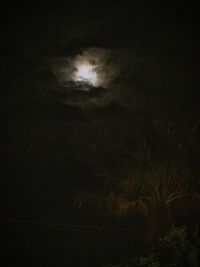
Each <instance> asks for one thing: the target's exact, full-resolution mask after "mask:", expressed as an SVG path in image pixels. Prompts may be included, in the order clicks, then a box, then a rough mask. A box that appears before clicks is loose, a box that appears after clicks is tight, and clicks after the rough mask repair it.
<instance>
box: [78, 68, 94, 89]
mask: <svg viewBox="0 0 200 267" xmlns="http://www.w3.org/2000/svg"><path fill="white" fill-rule="evenodd" d="M75 79H76V81H79V82H86V83H90V84H92V85H93V86H95V85H96V82H97V74H96V72H95V70H94V66H92V65H89V64H83V65H80V66H78V67H77V71H76V73H75Z"/></svg>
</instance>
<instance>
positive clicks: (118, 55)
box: [50, 47, 159, 105]
mask: <svg viewBox="0 0 200 267" xmlns="http://www.w3.org/2000/svg"><path fill="white" fill-rule="evenodd" d="M82 64H91V65H92V66H94V71H95V72H96V74H97V79H96V82H95V86H93V85H92V84H89V83H87V82H84V81H80V80H77V79H76V77H75V76H76V75H75V74H76V72H77V69H78V67H79V66H81V65H82ZM50 65H51V68H52V71H53V73H54V75H55V77H56V79H57V83H58V88H55V90H62V91H63V93H64V94H65V97H64V98H63V101H64V102H67V103H70V104H73V105H87V104H96V105H98V104H99V105H106V104H108V103H109V102H117V103H119V104H121V105H132V104H133V103H135V104H136V102H138V103H137V104H140V102H141V101H145V100H144V96H145V94H147V93H148V90H149V88H151V87H152V86H153V85H152V83H153V82H152V80H153V79H154V78H156V74H157V72H158V69H159V63H158V62H157V61H156V60H155V59H154V58H151V57H150V56H147V55H143V54H142V53H141V52H140V53H139V51H136V50H133V49H104V48H98V47H91V48H88V49H85V50H82V51H80V52H78V53H77V55H75V56H71V57H57V58H52V59H51V61H50ZM145 90H146V91H145ZM140 91H141V92H140ZM144 91H145V92H144ZM140 94H143V97H140Z"/></svg>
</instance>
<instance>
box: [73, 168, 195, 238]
mask: <svg viewBox="0 0 200 267" xmlns="http://www.w3.org/2000/svg"><path fill="white" fill-rule="evenodd" d="M189 176H190V173H189V171H187V170H185V169H182V168H179V167H177V166H169V165H168V164H166V163H162V164H157V165H156V164H150V165H149V167H148V168H147V169H146V171H145V172H144V171H143V172H140V171H137V172H136V171H135V172H134V173H132V174H130V175H129V176H126V177H123V178H121V179H116V180H115V181H114V182H113V185H112V189H111V190H110V191H109V192H82V193H80V192H79V194H78V197H77V198H76V199H75V201H74V204H75V205H76V206H77V207H79V208H81V207H84V206H88V205H89V206H95V207H98V208H99V209H100V210H102V211H103V212H104V213H105V212H107V213H109V214H114V215H116V216H118V217H122V216H127V215H128V214H133V213H138V212H139V213H142V214H143V215H144V216H146V217H147V218H148V220H149V227H148V237H149V238H151V239H153V238H155V237H158V236H160V235H161V234H163V233H164V232H165V231H166V230H168V228H169V227H170V226H171V225H172V223H173V220H172V216H171V214H170V208H171V205H172V203H173V202H174V201H176V200H177V199H180V198H182V197H184V196H185V195H186V194H188V188H187V181H188V178H189Z"/></svg>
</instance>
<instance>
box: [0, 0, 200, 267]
mask: <svg viewBox="0 0 200 267" xmlns="http://www.w3.org/2000/svg"><path fill="white" fill-rule="evenodd" d="M132 2H134V1H132ZM191 5H192V4H191ZM1 13H2V14H4V16H2V21H3V23H2V26H3V30H2V33H1V35H2V36H1V37H2V39H1V43H2V44H3V49H2V53H1V62H2V74H3V76H2V80H1V97H0V113H1V115H2V129H1V134H2V136H1V161H2V163H3V164H2V165H3V169H2V175H1V185H0V190H1V193H0V195H1V205H2V208H1V216H0V217H1V219H11V220H16V219H17V220H30V221H39V222H53V223H54V222H56V223H64V224H66V223H68V224H76V225H80V224H84V225H99V224H100V225H101V224H102V225H104V226H105V225H108V224H115V225H132V224H134V223H135V224H137V223H138V220H139V219H138V218H137V219H135V221H134V218H132V217H131V218H129V219H127V220H126V219H120V220H118V219H116V218H113V217H112V216H108V217H109V219H108V217H105V216H107V215H105V214H104V215H102V214H101V215H99V213H98V212H97V210H96V209H95V208H91V210H90V209H88V208H87V209H86V210H84V209H80V210H77V209H76V208H75V207H74V206H73V202H74V199H75V196H76V194H77V192H79V191H90V192H99V191H102V192H107V191H109V190H110V187H111V184H112V181H113V180H112V179H114V180H116V179H121V178H122V177H124V176H127V175H129V174H130V173H132V172H134V171H135V170H136V169H139V170H141V169H142V165H138V162H137V159H136V158H135V157H134V156H133V154H134V153H136V154H137V152H138V149H139V147H140V144H143V145H144V144H145V146H146V145H147V146H148V147H149V148H150V150H151V156H152V159H153V162H156V164H162V162H165V161H166V159H169V158H170V161H172V162H173V163H176V164H178V165H181V166H184V168H185V167H186V166H187V168H188V169H189V170H190V171H191V173H192V177H193V178H191V180H190V185H189V187H190V188H191V190H193V191H195V193H197V194H199V192H200V180H199V159H200V152H199V151H200V140H199V136H200V135H199V134H200V128H199V123H200V122H199V114H200V101H199V100H200V98H199V95H200V94H199V59H198V58H199V57H198V53H199V51H198V50H199V41H198V27H197V14H196V12H195V7H194V6H193V7H192V6H189V4H188V5H186V4H185V5H184V4H183V3H181V4H180V5H178V4H177V5H176V4H175V3H174V4H169V3H168V2H167V3H166V4H162V5H161V4H153V3H148V4H147V3H145V4H143V3H141V2H140V1H137V2H135V3H132V4H128V3H127V4H125V3H123V4H117V3H115V4H108V3H106V1H103V2H100V1H97V3H96V4H94V3H93V4H86V3H85V2H84V3H82V4H78V3H71V4H70V3H66V4H65V5H64V6H63V8H61V7H59V6H58V5H57V4H56V3H55V6H51V5H48V7H46V8H45V7H44V8H42V7H40V8H36V7H33V6H30V7H27V8H25V7H24V8H19V7H18V8H14V7H13V8H5V9H3V11H1ZM85 66H86V67H85ZM81 68H82V69H81ZM138 144H139V145H138ZM105 177H106V178H105ZM199 204H200V203H198V204H196V206H195V207H194V206H193V208H194V212H193V213H192V212H191V214H187V211H186V213H185V215H184V216H185V217H186V221H187V220H192V221H195V220H196V218H197V217H198V216H197V213H198V212H197V210H198V211H199ZM179 205H181V204H180V203H179ZM189 209H190V208H188V210H189ZM187 216H188V217H187ZM111 217H112V218H111ZM185 217H184V218H185ZM181 218H182V217H181ZM187 218H189V219H187ZM191 218H192V219H191ZM177 220H179V218H178V219H177ZM119 221H120V222H119ZM133 222H134V223H133ZM139 223H140V222H139ZM31 266H32V265H31ZM41 266H43V265H41ZM48 266H54V265H48ZM55 266H56V265H55ZM57 266H58V265H57ZM60 266H62V265H60ZM77 266H79V265H77ZM98 266H99V265H98Z"/></svg>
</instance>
